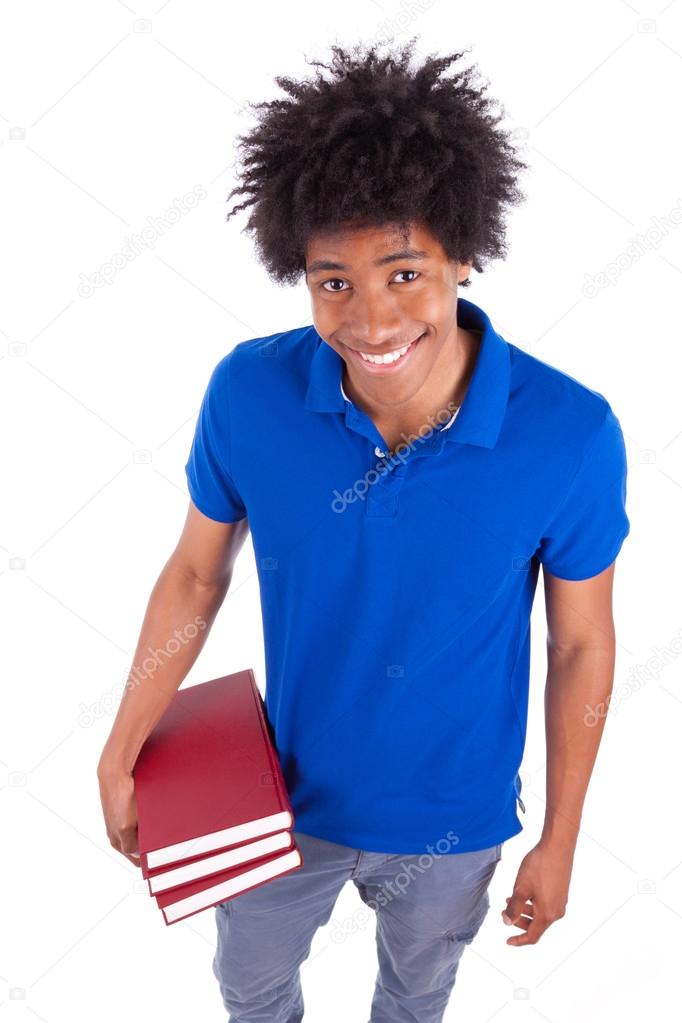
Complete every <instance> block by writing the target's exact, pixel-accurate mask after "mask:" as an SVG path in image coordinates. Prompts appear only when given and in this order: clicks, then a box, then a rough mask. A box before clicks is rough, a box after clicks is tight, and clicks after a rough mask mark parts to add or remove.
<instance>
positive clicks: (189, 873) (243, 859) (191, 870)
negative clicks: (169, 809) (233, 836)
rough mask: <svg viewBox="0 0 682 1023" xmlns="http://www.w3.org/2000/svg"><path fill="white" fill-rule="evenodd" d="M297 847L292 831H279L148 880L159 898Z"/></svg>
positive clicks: (152, 890)
mask: <svg viewBox="0 0 682 1023" xmlns="http://www.w3.org/2000/svg"><path fill="white" fill-rule="evenodd" d="M294 846H295V842H294V836H293V834H292V832H291V831H278V832H277V834H276V835H269V836H268V837H267V838H259V839H257V841H255V842H245V843H244V844H243V845H238V846H233V847H232V848H231V849H225V850H223V851H222V852H219V853H211V855H210V856H201V857H200V858H199V859H197V860H191V861H190V862H189V863H184V864H182V865H181V866H179V867H170V868H165V869H163V870H159V871H158V873H157V872H155V873H154V874H153V875H152V876H151V877H148V878H147V884H148V886H149V894H150V895H159V894H160V893H161V892H168V891H171V890H172V889H174V888H180V887H182V886H183V885H186V884H189V883H190V882H191V881H196V880H198V879H199V878H204V877H210V876H211V875H213V874H223V873H225V871H227V870H232V869H234V868H236V867H240V866H241V865H242V864H250V863H252V862H253V861H254V860H262V859H267V858H269V857H271V856H273V855H275V854H276V853H280V852H288V851H289V849H291V848H293V847H294Z"/></svg>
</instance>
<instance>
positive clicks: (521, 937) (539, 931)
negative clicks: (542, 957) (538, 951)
mask: <svg viewBox="0 0 682 1023" xmlns="http://www.w3.org/2000/svg"><path fill="white" fill-rule="evenodd" d="M518 926H520V925H519V924H517V927H518ZM548 926H549V924H547V923H544V922H542V923H541V922H540V921H539V920H531V922H530V925H529V927H528V930H527V931H526V932H525V934H515V935H514V936H513V937H511V938H507V944H508V945H534V944H535V943H536V942H537V941H539V939H540V938H541V937H542V935H543V934H544V933H545V931H546V930H547V928H548Z"/></svg>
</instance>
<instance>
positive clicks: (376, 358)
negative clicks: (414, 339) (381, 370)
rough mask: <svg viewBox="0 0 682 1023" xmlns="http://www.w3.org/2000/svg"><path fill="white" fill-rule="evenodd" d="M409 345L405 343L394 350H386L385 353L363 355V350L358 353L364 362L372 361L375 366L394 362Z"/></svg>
mask: <svg viewBox="0 0 682 1023" xmlns="http://www.w3.org/2000/svg"><path fill="white" fill-rule="evenodd" d="M409 347H410V345H405V347H404V348H398V349H397V350H396V351H395V352H387V353H386V355H365V353H364V352H360V355H361V356H362V358H363V359H364V360H365V362H373V363H375V365H377V366H382V365H385V364H386V363H389V362H395V361H396V359H399V358H400V357H401V355H404V354H405V352H406V351H407V349H408V348H409Z"/></svg>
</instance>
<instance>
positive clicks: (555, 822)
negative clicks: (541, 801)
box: [542, 643, 615, 847]
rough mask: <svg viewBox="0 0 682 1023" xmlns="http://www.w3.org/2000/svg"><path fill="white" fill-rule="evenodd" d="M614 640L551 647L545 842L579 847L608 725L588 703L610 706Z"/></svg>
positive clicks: (549, 661) (546, 697)
mask: <svg viewBox="0 0 682 1023" xmlns="http://www.w3.org/2000/svg"><path fill="white" fill-rule="evenodd" d="M614 659H615V650H614V645H613V643H605V644H604V645H602V646H596V647H595V646H592V647H584V648H580V647H579V648H576V649H575V650H573V651H562V652H560V653H559V652H556V651H552V649H551V648H549V649H548V671H547V684H546V688H545V735H546V742H547V793H546V809H545V822H544V828H543V832H542V841H543V842H551V843H554V842H559V843H561V844H562V845H569V846H573V847H574V846H575V843H576V841H577V838H578V832H579V829H580V819H581V815H582V809H583V804H584V801H585V795H586V792H587V786H588V784H589V781H590V777H591V774H592V769H593V767H594V762H595V759H596V756H597V751H598V749H599V744H600V742H601V737H602V732H603V730H604V722H605V715H597V716H596V718H595V715H594V713H593V712H592V713H591V712H590V708H594V707H596V706H600V705H604V706H608V698H609V694H610V693H611V689H612V686H613V669H614Z"/></svg>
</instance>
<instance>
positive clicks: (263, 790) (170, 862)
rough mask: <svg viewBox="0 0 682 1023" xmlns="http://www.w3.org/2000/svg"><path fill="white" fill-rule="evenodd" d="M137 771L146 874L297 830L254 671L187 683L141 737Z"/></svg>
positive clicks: (142, 861)
mask: <svg viewBox="0 0 682 1023" xmlns="http://www.w3.org/2000/svg"><path fill="white" fill-rule="evenodd" d="M133 778H134V782H135V798H136V802H137V816H138V824H137V837H138V848H139V851H140V866H141V869H142V876H143V877H145V878H149V877H150V876H153V875H154V874H157V873H158V872H159V868H161V870H167V869H168V868H169V867H171V866H173V867H177V866H180V865H183V864H184V865H187V864H189V863H191V862H195V863H196V862H198V861H199V860H203V859H204V858H205V857H206V856H208V855H210V854H212V853H216V852H220V851H223V850H227V849H230V848H234V847H239V846H242V845H245V844H246V843H249V842H253V841H254V840H256V839H260V838H263V837H264V836H267V835H274V834H276V833H277V832H281V831H286V830H289V829H291V828H292V827H293V823H294V817H293V813H292V810H291V804H290V802H289V797H288V794H287V791H286V787H285V784H284V779H283V776H282V771H281V768H280V764H279V760H278V757H277V752H276V748H275V744H274V739H273V734H272V729H271V727H270V725H269V722H268V720H267V715H266V712H265V706H264V703H263V701H262V699H261V695H260V693H259V691H258V687H257V686H256V681H255V678H254V675H253V671H252V670H251V669H250V668H249V669H246V670H244V671H239V672H236V673H234V674H232V675H225V676H223V677H221V678H216V679H212V680H211V681H209V682H202V683H199V684H198V685H193V686H187V687H185V688H182V687H181V688H180V689H179V690H178V692H177V693H176V694H175V695H174V697H173V699H172V700H171V702H170V704H169V705H168V707H167V708H166V710H165V711H164V713H163V715H162V716H161V718H160V719H159V721H158V722H157V724H156V726H155V727H154V728H153V730H152V732H151V733H150V735H149V736H148V737H147V739H146V741H145V742H144V744H143V746H142V748H141V750H140V753H139V754H138V757H137V761H136V763H135V766H134V768H133ZM285 855H289V856H291V853H287V854H285ZM290 862H291V861H290ZM236 869H237V870H239V869H241V867H237V868H236ZM194 883H196V881H195V882H194ZM218 901H221V900H218Z"/></svg>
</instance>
